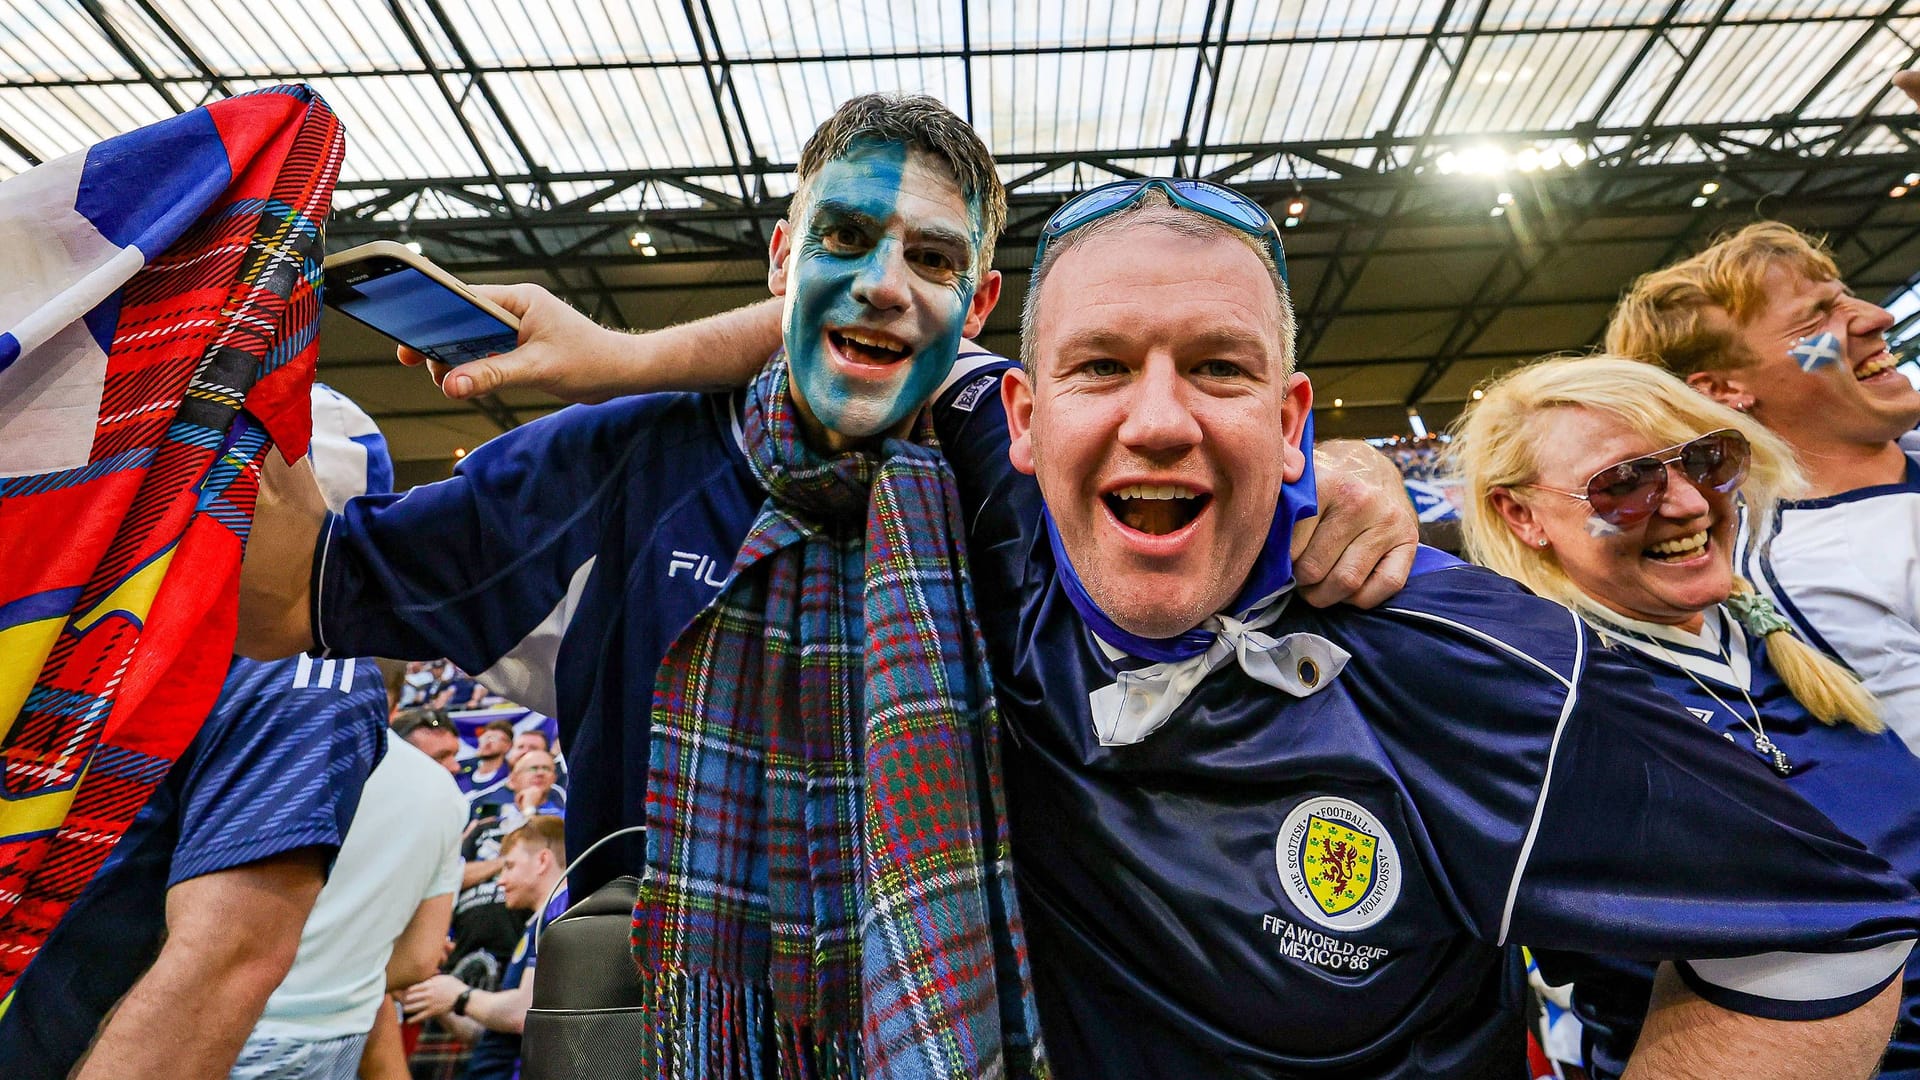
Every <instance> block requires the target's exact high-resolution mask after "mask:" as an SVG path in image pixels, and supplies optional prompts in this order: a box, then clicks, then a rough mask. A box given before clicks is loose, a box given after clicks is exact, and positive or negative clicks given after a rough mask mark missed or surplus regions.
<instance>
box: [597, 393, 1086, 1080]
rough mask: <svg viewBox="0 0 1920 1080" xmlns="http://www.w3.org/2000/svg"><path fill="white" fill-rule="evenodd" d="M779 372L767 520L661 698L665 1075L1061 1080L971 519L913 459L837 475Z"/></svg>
mask: <svg viewBox="0 0 1920 1080" xmlns="http://www.w3.org/2000/svg"><path fill="white" fill-rule="evenodd" d="M787 385H788V384H787V364H786V360H785V358H784V357H779V358H776V359H775V361H774V362H773V363H772V364H770V365H769V366H768V368H767V370H766V371H765V372H763V373H762V374H761V376H760V377H759V378H758V379H757V380H755V382H754V383H753V385H752V386H751V387H750V388H749V389H748V392H747V397H746V406H745V409H744V415H743V417H742V423H741V429H742V433H743V437H744V442H745V448H746V454H747V460H748V463H749V465H750V466H751V468H752V470H753V473H754V476H755V477H756V479H758V480H759V482H760V484H761V485H762V486H763V487H764V488H765V489H766V491H767V493H768V498H767V501H766V503H765V505H763V506H762V507H761V510H760V514H759V516H758V518H757V519H756V520H755V521H754V523H753V526H752V528H751V529H749V530H748V532H747V537H746V540H745V542H744V543H743V544H742V546H741V549H740V553H739V555H738V556H737V557H736V558H735V560H734V564H733V571H732V574H731V575H730V577H729V579H728V582H727V584H726V586H725V587H724V588H722V590H721V592H720V595H719V596H718V597H717V598H715V600H714V601H713V602H712V603H711V604H710V605H708V606H707V608H706V609H705V610H704V611H702V612H701V613H700V615H699V616H698V617H696V618H695V619H694V621H693V623H692V624H691V625H689V626H688V627H687V629H686V630H685V631H684V632H682V633H681V635H680V636H679V638H677V639H676V640H675V641H674V644H673V646H672V647H671V648H670V649H669V650H668V652H667V655H666V658H665V659H664V660H663V661H662V663H661V667H660V673H659V676H658V678H657V680H656V682H655V685H654V698H653V717H652V720H653V736H652V745H651V760H650V769H651V771H650V774H649V778H648V791H647V826H648V835H647V873H646V879H645V881H644V882H643V883H642V885H641V889H640V895H639V899H638V901H637V903H636V904H635V908H634V933H633V949H634V955H635V958H636V960H637V961H638V963H639V966H640V969H641V977H642V981H643V983H644V984H645V985H646V987H647V991H648V994H649V998H650V1005H651V1007H652V1012H651V1016H650V1032H649V1039H648V1040H647V1044H646V1045H645V1047H644V1048H643V1053H644V1055H645V1059H646V1060H645V1064H646V1066H647V1072H648V1075H656V1076H674V1077H691V1078H706V1077H712V1078H736V1077H738V1078H745V1080H761V1078H767V1077H779V1078H783V1080H784V1078H789V1077H791V1078H796V1080H797V1078H802V1077H876V1078H901V1080H918V1078H928V1080H938V1078H952V1080H959V1078H973V1077H1003V1076H1012V1077H1045V1076H1047V1075H1048V1071H1047V1066H1046V1064H1045V1057H1044V1052H1043V1051H1042V1049H1041V1045H1040V1041H1039V1034H1038V1022H1037V1019H1036V1016H1035V1012H1034V1006H1033V994H1032V988H1031V986H1032V984H1031V979H1030V977H1029V974H1028V968H1027V957H1026V942H1025V934H1024V931H1023V930H1022V928H1021V923H1020V916H1019V912H1018V909H1017V906H1016V904H1015V900H1014V890H1013V882H1012V877H1011V870H1010V866H1009V862H1008V857H1007V824H1006V811H1005V798H1004V795H1003V792H1002V788H1001V779H1000V761H999V746H998V731H999V716H998V713H997V711H996V710H995V707H994V702H993V692H992V682H991V678H990V676H989V673H988V671H987V665H986V652H985V647H984V645H983V643H982V641H981V639H980V634H979V630H978V628H977V627H976V626H975V625H974V620H973V598H972V592H971V586H970V583H969V581H968V577H967V568H966V554H965V551H964V549H963V547H962V544H961V540H960V537H961V535H962V534H961V528H962V522H961V515H960V510H959V498H958V495H957V493H956V492H955V489H954V485H953V476H952V473H951V471H950V470H949V469H948V467H947V464H946V461H945V460H944V459H943V458H942V457H941V456H940V452H939V446H938V443H937V442H936V441H935V439H934V437H933V431H932V427H931V424H930V423H929V421H928V420H927V419H926V417H924V416H923V417H922V418H921V419H920V420H919V421H918V423H917V426H916V427H915V429H914V432H913V436H912V438H911V439H910V440H909V439H889V440H887V441H886V442H885V444H884V445H883V446H882V447H880V448H879V449H878V450H877V451H859V452H851V453H844V454H837V455H834V456H832V457H822V456H820V455H819V454H818V453H816V452H815V451H814V450H812V449H811V448H810V447H808V446H807V445H806V443H805V442H804V441H803V439H802V438H801V435H800V432H799V430H798V428H797V426H796V422H795V417H794V412H793V405H792V403H791V401H790V399H789V398H788V394H787Z"/></svg>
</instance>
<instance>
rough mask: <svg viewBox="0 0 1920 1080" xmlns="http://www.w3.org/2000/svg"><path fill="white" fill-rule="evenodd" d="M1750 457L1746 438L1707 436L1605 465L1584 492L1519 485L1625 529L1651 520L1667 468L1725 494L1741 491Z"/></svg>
mask: <svg viewBox="0 0 1920 1080" xmlns="http://www.w3.org/2000/svg"><path fill="white" fill-rule="evenodd" d="M1750 456H1751V455H1750V451H1749V449H1748V446H1747V440H1746V437H1745V436H1743V435H1741V434H1740V433H1739V432H1737V431H1734V430H1732V429H1727V430H1725V431H1711V432H1708V433H1707V434H1705V435H1702V436H1700V437H1699V438H1697V439H1693V440H1691V441H1689V442H1683V443H1681V444H1679V445H1678V446H1669V447H1667V448H1666V449H1665V450H1656V451H1654V452H1653V453H1651V454H1648V455H1647V456H1645V457H1637V458H1633V459H1631V460H1629V461H1622V462H1620V463H1619V464H1616V465H1609V466H1607V467H1606V468H1604V469H1601V470H1600V471H1599V472H1597V473H1594V474H1593V476H1592V478H1591V479H1589V480H1588V481H1587V486H1586V490H1584V491H1562V490H1560V489H1559V488H1551V487H1548V486H1546V485H1545V484H1525V485H1522V486H1523V487H1530V488H1539V489H1540V490H1541V491H1551V492H1553V493H1554V494H1555V495H1565V496H1567V497H1568V498H1570V499H1580V500H1583V501H1585V502H1586V503H1587V505H1589V506H1591V507H1593V516H1594V517H1597V518H1599V519H1600V520H1601V521H1604V522H1606V523H1607V524H1609V525H1617V526H1620V527H1622V528H1625V527H1626V526H1629V525H1638V524H1639V523H1640V522H1642V521H1645V520H1646V519H1648V518H1650V517H1652V516H1653V512H1654V510H1655V509H1657V508H1658V507H1659V506H1660V501H1661V500H1662V499H1664V498H1666V496H1667V466H1669V465H1678V466H1680V472H1681V473H1682V474H1683V475H1684V476H1686V478H1687V479H1688V480H1689V481H1690V482H1692V484H1693V486H1695V487H1697V488H1700V489H1702V490H1705V489H1707V488H1712V489H1713V490H1714V491H1721V492H1725V491H1732V490H1733V489H1734V488H1736V487H1739V486H1740V481H1742V480H1745V479H1746V478H1747V462H1748V460H1749V458H1750Z"/></svg>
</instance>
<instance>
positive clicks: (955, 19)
mask: <svg viewBox="0 0 1920 1080" xmlns="http://www.w3.org/2000/svg"><path fill="white" fill-rule="evenodd" d="M1910 6H1911V5H1910V4H1908V3H1906V2H1905V0H1895V2H1872V3H1865V2H1859V3H1833V2H1828V3H1820V2H1806V0H1777V2H1770V0H1642V2H1632V0H1628V2H1594V0H1539V2H1530V0H1405V2H1400V0H1376V2H1372V3H1367V2H1357V3H1350V4H1327V3H1317V4H1305V3H1301V2H1299V0H1191V2H1178V0H1161V2H1149V3H1103V4H1096V3H1091V2H1086V0H1054V2H1045V3H1034V2H1018V3H1012V2H1005V0H1002V2H999V3H993V2H988V0H964V2H945V3H935V2H931V0H915V2H906V0H895V2H890V3H877V2H874V3H858V2H845V3H825V2H818V3H810V4H799V3H796V4H792V5H783V4H762V3H758V2H754V0H678V2H673V3H667V2H662V0H626V2H621V3H597V2H587V3H565V2H554V0H472V2H466V3H461V2H454V0H391V2H388V3H381V2H376V0H336V2H332V3H327V4H314V5H306V6H296V5H283V6H279V7H275V6H271V5H264V4H258V3H246V4H243V3H238V2H232V0H191V2H189V0H0V175H7V174H11V173H12V172H15V171H18V170H20V169H22V168H24V167H26V166H27V165H29V164H32V163H34V162H36V161H39V160H44V159H46V158H49V157H53V156H57V155H60V154H64V153H68V152H71V151H74V150H77V149H79V148H81V147H83V146H85V145H87V144H89V143H91V142H93V141H95V140H98V139H100V138H102V137H104V136H107V135H109V134H112V133H114V132H117V131H121V130H125V129H127V128H130V127H134V126H137V125H139V124H142V123H146V122H149V121H152V120H156V119H159V118H161V117H164V116H167V115H171V114H172V113H174V112H177V111H181V110H185V109H190V108H192V107H194V106H196V105H198V104H201V103H203V102H205V101H207V100H209V99H211V98H214V97H217V96H220V95H225V94H231V93H236V92H240V91H244V90H247V89H251V88H254V87H258V86H263V85H270V84H274V83H281V82H290V81H300V82H308V83H311V84H313V85H314V86H315V87H316V88H317V89H318V90H319V91H320V92H321V93H322V94H323V95H324V96H325V97H326V98H327V100H328V101H329V102H330V103H331V104H332V105H333V107H334V108H335V109H336V110H337V111H338V112H339V113H340V114H341V116H342V117H343V118H344V120H345V121H346V122H347V124H348V137H349V153H348V157H347V160H346V164H345V167H344V172H343V175H342V183H341V185H340V190H339V194H338V196H337V198H336V201H335V205H336V215H335V221H334V223H333V225H332V230H331V234H330V239H331V243H332V244H333V245H334V246H335V247H341V246H345V245H348V244H351V243H358V242H360V241H362V240H366V239H372V238H377V237H401V238H406V239H412V240H414V241H416V242H419V243H421V244H422V245H424V246H425V248H426V250H427V253H428V254H429V255H431V256H432V257H433V258H435V259H436V260H437V261H439V262H441V263H442V264H444V265H447V266H449V267H451V268H453V269H455V270H456V271H457V272H460V273H462V274H464V275H467V276H470V277H472V278H474V279H476V280H527V279H532V280H538V281H542V282H544V283H546V284H548V285H550V286H552V287H553V288H555V289H556V291H559V292H561V293H562V294H563V295H566V296H568V297H569V298H570V299H572V300H573V301H574V302H575V303H576V304H578V305H579V306H581V307H582V308H583V309H585V310H587V311H589V312H591V313H593V314H595V315H596V316H597V317H599V318H601V319H602V320H604V321H607V322H611V323H614V324H620V325H629V326H635V327H644V326H654V325H660V324H663V323H666V322H672V321H678V320H681V319H684V318H688V317H691V316H695V315H699V314H705V313H707V312H710V311H714V310H719V309H721V308H723V307H728V306H732V305H735V304H738V303H742V302H745V301H747V300H750V299H753V298H755V297H757V296H760V295H764V291H765V286H764V259H765V255H764V252H765V250H766V248H765V237H766V235H767V233H768V231H769V230H770V228H771V226H772V223H773V222H774V221H776V220H778V218H779V215H780V213H781V210H782V208H783V206H784V204H785V200H786V198H787V196H788V195H789V194H790V192H791V189H792V183H791V172H792V166H793V162H794V160H795V158H796V157H797V156H798V153H799V148H800V145H801V143H802V142H803V141H804V139H805V137H806V135H807V134H808V133H809V132H810V131H811V130H812V128H813V126H814V125H815V124H816V123H817V122H818V121H819V120H820V119H821V118H822V117H824V116H825V115H826V114H827V113H828V112H829V111H830V110H831V109H832V108H833V106H834V105H835V104H836V103H837V102H839V101H840V100H842V99H844V98H846V97H848V96H850V95H853V94H856V93H859V92H862V91H867V90H875V89H880V90H911V91H921V92H926V93H931V94H933V95H935V96H937V97H940V98H941V99H943V100H944V101H946V102H948V103H949V104H950V105H951V106H953V107H954V108H955V109H956V110H957V111H959V112H960V113H962V115H964V116H966V117H967V118H968V119H969V120H970V121H972V123H973V124H974V125H975V126H976V127H977V128H978V129H979V130H980V132H981V133H982V135H983V136H984V137H985V138H986V140H987V142H988V145H989V146H990V147H991V148H992V149H993V151H994V153H995V154H996V156H997V157H998V158H999V160H1000V163H1001V169H1002V175H1003V177H1004V179H1005V180H1006V182H1007V184H1008V187H1009V189H1010V192H1011V199H1012V204H1013V213H1012V217H1011V221H1010V224H1009V227H1008V231H1007V234H1006V236H1005V237H1004V238H1003V240H1002V243H1001V248H1000V251H1001V255H1000V267H1001V269H1002V270H1004V271H1006V272H1007V274H1008V278H1009V286H1010V288H1009V290H1008V295H1006V296H1005V297H1004V298H1003V300H1002V302H1001V305H1000V308H999V311H998V312H997V313H996V315H995V317H994V319H993V321H992V322H991V323H990V324H989V329H988V333H987V334H986V343H987V344H988V345H990V346H993V347H996V348H999V349H1002V350H1010V349H1012V348H1014V341H1015V335H1016V333H1017V325H1016V323H1017V320H1016V317H1015V313H1016V312H1017V311H1018V309H1019V302H1020V297H1021V294H1022V293H1023V291H1024V290H1023V285H1024V276H1025V274H1024V268H1025V264H1026V262H1027V261H1028V260H1029V259H1030V257H1031V254H1032V243H1033V237H1034V234H1035V232H1036V231H1037V229H1038V226H1039V224H1040V222H1042V221H1043V220H1044V219H1045V217H1046V215H1047V214H1048V213H1049V212H1050V211H1051V210H1052V209H1053V208H1054V207H1055V206H1057V205H1058V204H1059V202H1060V201H1061V199H1062V198H1064V197H1065V196H1066V195H1067V194H1069V193H1071V192H1072V191H1075V190H1080V189H1084V188H1086V187H1089V186H1092V185H1095V184H1098V183H1101V182H1104V181H1106V180H1109V179H1113V178H1115V177H1124V176H1133V175H1139V174H1151V173H1162V174H1164V173H1174V174H1182V175H1198V176H1206V177H1209V178H1212V179H1216V180H1220V181H1224V182H1228V183H1232V184H1235V185H1237V186H1239V187H1241V188H1242V189H1243V190H1246V191H1248V192H1249V193H1251V194H1254V195H1255V196H1256V197H1258V198H1260V199H1261V200H1262V201H1263V202H1264V203H1265V204H1266V205H1268V206H1269V207H1270V208H1272V209H1273V210H1274V212H1275V216H1276V218H1280V219H1285V218H1287V217H1289V216H1291V217H1293V218H1295V219H1296V221H1295V224H1293V225H1292V226H1290V227H1289V228H1288V229H1287V234H1288V235H1287V242H1288V243H1287V246H1288V252H1289V261H1290V264H1291V267H1292V272H1293V278H1292V280H1293V286H1294V290H1295V301H1296V305H1297V307H1298V309H1299V312H1300V315H1301V321H1302V339H1301V345H1302V356H1303V357H1304V363H1305V367H1306V370H1308V371H1309V372H1310V373H1311V374H1312V375H1313V376H1314V378H1315V382H1316V386H1317V387H1318V389H1319V399H1320V403H1321V405H1322V406H1330V405H1331V403H1332V401H1333V399H1334V398H1336V397H1337V398H1340V399H1342V401H1343V402H1344V405H1343V408H1342V409H1339V410H1329V411H1324V412H1323V413H1322V421H1321V423H1322V429H1323V430H1335V431H1339V430H1348V431H1358V432H1362V433H1370V434H1371V433H1386V432H1390V431H1397V430H1404V424H1405V415H1404V413H1405V409H1406V407H1407V406H1409V405H1414V406H1419V407H1421V408H1423V409H1425V410H1427V411H1428V414H1429V419H1430V421H1431V420H1434V419H1438V420H1444V419H1445V418H1446V417H1447V415H1448V414H1449V412H1450V410H1451V409H1452V408H1456V407H1457V405H1458V403H1459V402H1460V401H1462V400H1464V399H1465V398H1466V396H1467V394H1468V391H1469V390H1470V389H1471V387H1472V385H1473V384H1474V383H1475V382H1477V381H1478V380H1480V379H1482V378H1484V377H1486V376H1487V375H1488V374H1490V373H1491V372H1493V371H1495V370H1497V369H1499V368H1501V367H1503V366H1505V365H1508V364H1511V363H1513V362H1515V361H1516V360H1518V359H1521V358H1525V357H1527V356H1531V355H1534V354H1536V353H1538V352H1541V351H1546V350H1553V349H1563V348H1580V347H1583V346H1586V345H1588V344H1591V343H1593V342H1594V341H1595V340H1596V338H1597V335H1598V331H1599V329H1600V327H1601V325H1602V323H1603V321H1604V319H1605V316H1606V313H1607V310H1608V308H1609V306H1610V305H1611V303H1612V301H1613V299H1614V298H1615V296H1616V295H1617V294H1618V292H1619V290H1620V288H1621V287H1622V286H1623V285H1624V284H1625V283H1626V282H1627V281H1628V280H1629V279H1630V278H1631V277H1632V276H1633V275H1634V274H1636V273H1639V272H1641V271H1644V270H1647V269H1651V268H1652V267H1654V266H1656V265H1659V264H1660V263H1661V262H1663V261H1665V260H1667V259H1670V258H1672V257H1673V256H1675V255H1677V254H1679V253H1682V252H1685V251H1687V250H1690V249H1691V248H1694V247H1697V246H1699V245H1700V244H1702V243H1703V242H1704V241H1705V240H1706V239H1707V238H1709V237H1710V236H1711V235H1712V234H1713V233H1714V232H1716V231H1717V230H1718V229H1720V228H1721V227H1724V226H1727V225H1730V224H1737V223H1739V222H1742V221H1745V220H1750V219H1752V218H1754V217H1756V216H1769V217H1780V218H1783V219H1785V220H1788V221H1791V222H1793V223H1795V224H1798V225H1801V226H1804V227H1808V228H1812V229H1816V230H1819V231H1824V232H1826V233H1828V234H1829V235H1830V237H1831V238H1832V241H1833V243H1834V245H1835V247H1836V249H1837V251H1838V253H1839V256H1840V261H1841V264H1842V268H1843V270H1844V271H1846V273H1847V274H1848V275H1849V278H1850V280H1851V281H1852V283H1853V284H1854V285H1855V286H1856V288H1858V289H1860V291H1862V292H1864V293H1867V294H1869V295H1878V294H1879V293H1884V292H1886V291H1889V290H1891V289H1892V288H1894V287H1896V286H1898V285H1901V284H1903V283H1904V282H1905V281H1906V280H1907V278H1908V277H1909V276H1910V274H1911V273H1912V271H1913V269H1914V263H1915V261H1916V258H1920V243H1916V241H1920V199H1916V200H1907V199H1903V198H1900V197H1897V196H1896V195H1895V194H1894V193H1895V192H1901V191H1903V188H1904V182H1905V181H1906V178H1907V174H1908V173H1909V172H1910V171H1911V170H1913V169H1915V168H1916V167H1920V155H1916V154H1915V153H1914V151H1915V150H1916V149H1920V145H1916V141H1915V139H1916V131H1920V117H1916V116H1915V115H1914V111H1913V109H1912V107H1911V106H1910V104H1909V103H1908V102H1907V101H1906V99H1905V98H1904V97H1903V96H1901V95H1900V94H1899V93H1898V92H1895V91H1891V90H1890V89H1889V87H1888V84H1887V77H1888V75H1890V74H1891V73H1892V72H1893V71H1895V70H1898V69H1900V68H1902V67H1911V66H1915V65H1916V64H1920V14H1914V15H1908V14H1906V13H1905V12H1906V10H1907V8H1908V7H1910ZM1916 180H1920V178H1916ZM1296 201H1297V202H1298V203H1299V212H1298V213H1292V214H1290V213H1289V207H1290V206H1291V205H1292V204H1294V203H1295V202H1296ZM643 215H644V218H643ZM636 232H644V233H645V234H646V237H647V242H646V243H644V244H640V243H635V242H634V241H635V239H636V238H635V235H634V234H635V233H636ZM648 250H650V251H652V252H653V254H650V255H649V254H645V253H644V252H645V251H648ZM323 350H324V351H323V361H322V375H323V377H325V378H327V379H328V380H329V381H331V382H333V383H334V384H335V385H336V386H339V387H340V388H341V389H343V390H345V391H346V392H348V393H350V394H352V395H354V396H355V397H357V398H359V399H361V400H362V401H363V402H364V403H365V404H366V405H367V406H368V407H369V409H370V411H372V412H373V413H374V414H375V415H376V416H377V417H380V418H381V419H382V421H383V423H384V424H385V426H386V427H387V428H388V430H389V435H390V436H391V437H392V439H393V441H394V444H395V447H396V450H397V451H398V452H399V453H400V456H402V457H403V458H421V459H432V460H437V461H441V462H444V461H446V460H448V459H449V455H450V454H451V450H452V448H453V447H455V446H461V447H467V446H471V445H474V444H475V443H476V442H477V441H479V440H480V439H482V438H484V437H486V436H487V435H488V434H489V433H493V432H497V431H498V430H500V429H501V428H503V427H506V426H511V425H512V424H514V423H518V422H520V421H522V420H524V419H527V418H529V417H531V416H534V415H538V414H539V413H540V412H543V411H546V410H547V409H549V408H551V407H552V406H551V402H550V401H547V400H546V399H543V398H540V397H539V396H538V395H514V396H511V397H509V399H508V400H506V401H504V402H496V403H489V404H488V405H487V406H486V407H485V408H483V409H479V410H476V409H475V408H473V407H471V406H466V405H455V404H453V403H450V402H447V401H445V400H444V399H441V398H440V397H439V396H438V395H437V393H436V392H435V391H433V390H432V389H431V388H430V387H428V386H426V385H425V384H424V380H421V379H420V378H419V377H418V376H417V375H416V374H414V373H411V372H402V371H399V370H397V369H392V368H391V364H390V361H389V359H388V356H389V352H388V350H387V348H386V346H385V345H384V344H382V343H381V342H379V341H378V339H374V338H371V337H370V336H369V335H364V334H360V333H357V332H356V331H355V329H354V328H352V327H350V326H346V325H345V324H343V323H336V322H335V321H334V319H333V317H332V316H329V323H328V327H327V331H326V334H325V336H324V337H323Z"/></svg>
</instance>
